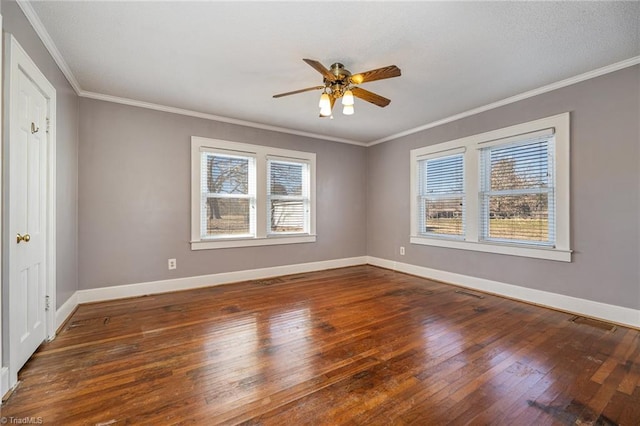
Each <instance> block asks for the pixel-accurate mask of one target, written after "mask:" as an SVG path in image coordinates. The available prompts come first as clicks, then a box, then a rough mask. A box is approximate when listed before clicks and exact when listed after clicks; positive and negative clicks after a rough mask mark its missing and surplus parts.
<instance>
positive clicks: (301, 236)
mask: <svg viewBox="0 0 640 426" xmlns="http://www.w3.org/2000/svg"><path fill="white" fill-rule="evenodd" d="M203 151H207V152H220V153H222V154H225V153H226V154H229V153H233V152H235V153H238V154H239V155H247V156H252V157H253V158H255V185H256V187H255V204H254V205H255V229H253V228H252V231H255V232H254V234H253V235H249V236H246V235H241V236H237V237H236V236H220V237H214V238H206V239H203V238H201V232H200V231H201V230H200V226H201V222H200V215H201V208H202V205H203V204H202V203H203V200H202V192H201V178H202V177H201V152H203ZM273 157H277V158H280V159H283V160H284V159H289V160H292V161H302V162H306V163H307V164H308V165H309V180H310V182H309V198H310V200H309V225H308V227H307V228H306V232H297V233H286V234H284V233H283V234H281V233H270V232H269V225H268V212H267V198H268V197H267V180H268V178H269V177H268V175H267V159H268V158H273ZM315 164H316V154H315V153H312V152H302V151H293V150H288V149H281V148H272V147H268V146H262V145H252V144H246V143H240V142H231V141H225V140H221V139H210V138H203V137H199V136H192V137H191V250H207V249H220V248H232V247H253V246H265V245H278V244H296V243H311V242H315V241H316V226H315V224H316V188H315V182H316V176H315V173H316V172H315V170H316V167H315Z"/></svg>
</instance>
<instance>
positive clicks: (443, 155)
mask: <svg viewBox="0 0 640 426" xmlns="http://www.w3.org/2000/svg"><path fill="white" fill-rule="evenodd" d="M464 152H465V150H464V149H452V150H446V151H442V152H434V153H429V154H426V155H421V156H418V157H417V158H416V173H419V172H418V170H419V169H420V164H419V163H420V161H423V160H424V161H428V160H434V159H440V158H447V157H453V156H458V155H462V158H463V164H462V176H463V178H462V181H463V189H462V193H460V194H457V193H448V194H446V195H444V196H442V198H446V197H451V196H452V194H456V195H459V196H460V197H461V198H462V204H463V206H464V205H465V204H466V200H467V194H466V193H465V192H464V190H465V189H466V186H465V185H464V181H465V180H466V177H465V169H464ZM417 176H418V175H417V174H416V177H417ZM416 189H417V196H416V203H417V204H416V208H421V205H420V203H424V199H425V198H432V199H434V198H439V197H440V195H438V196H436V197H429V196H428V195H426V194H423V193H422V191H421V190H420V182H417V188H416ZM418 200H420V201H418ZM465 216H466V212H465V209H463V214H462V235H447V234H436V233H429V232H422V229H424V228H425V227H426V220H425V218H423V217H418V227H417V228H416V230H417V234H418V235H419V236H421V237H426V238H444V239H447V240H464V237H465V233H466V229H465ZM416 217H417V216H416Z"/></svg>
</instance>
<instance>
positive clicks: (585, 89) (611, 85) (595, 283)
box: [367, 66, 640, 309]
mask: <svg viewBox="0 0 640 426" xmlns="http://www.w3.org/2000/svg"><path fill="white" fill-rule="evenodd" d="M427 102H428V100H427ZM639 104H640V66H634V67H631V68H626V69H624V70H621V71H617V72H615V73H611V74H607V75H604V76H601V77H598V78H595V79H591V80H588V81H585V82H582V83H579V84H575V85H572V86H568V87H565V88H562V89H559V90H555V91H553V92H549V93H546V94H542V95H539V96H536V97H534V98H530V99H527V100H523V101H520V102H517V103H515V104H511V105H507V106H504V107H501V108H497V109H494V110H491V111H487V112H484V113H481V114H477V115H474V116H471V117H468V118H465V119H461V120H458V121H455V122H452V123H449V124H445V125H442V126H438V127H436V128H433V129H429V130H425V131H422V132H420V133H416V134H413V135H409V136H406V137H404V138H401V139H397V140H394V141H391V142H387V143H384V144H380V145H376V146H373V147H370V148H369V149H368V150H367V156H368V160H367V168H368V179H367V194H368V195H367V200H368V205H367V237H368V240H367V254H368V255H370V256H375V257H380V258H385V259H392V260H396V261H401V262H405V263H409V264H413V265H419V266H425V267H429V268H435V269H439V270H444V271H450V272H455V273H460V274H465V275H470V276H474V277H479V278H486V279H490V280H495V281H500V282H504V283H509V284H515V285H519V286H523V287H529V288H533V289H538V290H544V291H549V292H554V293H560V294H565V295H569V296H574V297H579V298H584V299H589V300H595V301H598V302H603V303H609V304H613V305H619V306H625V307H629V308H635V309H638V308H640V266H639V265H640V209H639V207H640V205H639V200H640V125H639V121H640V105H639ZM566 111H570V112H571V242H572V243H571V246H572V248H573V249H574V250H575V252H574V255H573V262H572V263H563V262H554V261H545V260H538V259H529V258H523V257H515V256H506V255H498V254H490V253H480V252H473V251H464V250H455V249H446V248H439V247H428V246H419V245H411V244H409V171H408V170H409V151H410V150H411V149H414V148H418V147H422V146H427V145H432V144H436V143H439V142H445V141H448V140H452V139H457V138H461V137H465V136H469V135H473V134H477V133H482V132H485V131H489V130H493V129H498V128H501V127H505V126H509V125H513V124H518V123H522V122H526V121H530V120H534V119H537V118H542V117H547V116H551V115H554V114H558V113H562V112H566ZM401 245H402V246H405V247H406V255H405V256H399V250H398V248H399V246H401Z"/></svg>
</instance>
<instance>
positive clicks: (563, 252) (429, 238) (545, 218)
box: [411, 113, 571, 262]
mask: <svg viewBox="0 0 640 426" xmlns="http://www.w3.org/2000/svg"><path fill="white" fill-rule="evenodd" d="M411 182H412V183H411V191H412V192H411V193H412V197H411V242H412V243H414V244H424V245H433V246H441V247H449V248H458V249H465V250H477V251H484V252H491V253H500V254H509V255H515V256H526V257H536V258H541V259H550V260H558V261H566V262H570V261H571V250H570V248H569V113H565V114H560V115H556V116H553V117H548V118H544V119H540V120H536V121H532V122H529V123H524V124H519V125H516V126H511V127H507V128H504V129H499V130H495V131H491V132H487V133H483V134H480V135H474V136H470V137H467V138H462V139H457V140H454V141H449V142H445V143H441V144H437V145H433V146H427V147H424V148H420V149H415V150H412V151H411Z"/></svg>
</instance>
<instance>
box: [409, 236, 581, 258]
mask: <svg viewBox="0 0 640 426" xmlns="http://www.w3.org/2000/svg"><path fill="white" fill-rule="evenodd" d="M410 242H411V244H421V245H426V246H435V247H446V248H453V249H460V250H473V251H481V252H485V253H496V254H506V255H510V256H521V257H532V258H536V259H545V260H555V261H558V262H571V253H572V251H571V250H561V249H554V248H547V247H533V246H516V245H512V244H499V243H480V242H471V241H460V240H450V239H444V238H442V239H441V238H427V237H419V236H412V237H411V239H410Z"/></svg>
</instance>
